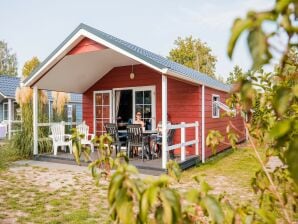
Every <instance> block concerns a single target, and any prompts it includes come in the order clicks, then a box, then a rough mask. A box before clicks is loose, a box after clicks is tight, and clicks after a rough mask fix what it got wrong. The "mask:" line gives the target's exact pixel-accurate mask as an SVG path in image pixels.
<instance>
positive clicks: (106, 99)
mask: <svg viewBox="0 0 298 224" xmlns="http://www.w3.org/2000/svg"><path fill="white" fill-rule="evenodd" d="M102 95H103V105H110V94H109V93H103V94H102Z"/></svg>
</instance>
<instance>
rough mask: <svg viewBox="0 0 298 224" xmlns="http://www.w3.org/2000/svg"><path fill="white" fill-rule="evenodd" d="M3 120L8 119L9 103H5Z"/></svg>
mask: <svg viewBox="0 0 298 224" xmlns="http://www.w3.org/2000/svg"><path fill="white" fill-rule="evenodd" d="M3 120H8V103H7V102H6V103H3Z"/></svg>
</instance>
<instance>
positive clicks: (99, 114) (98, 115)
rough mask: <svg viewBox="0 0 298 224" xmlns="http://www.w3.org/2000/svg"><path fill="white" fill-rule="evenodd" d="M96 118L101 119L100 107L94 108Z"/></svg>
mask: <svg viewBox="0 0 298 224" xmlns="http://www.w3.org/2000/svg"><path fill="white" fill-rule="evenodd" d="M95 114H96V118H101V117H102V106H96V112H95Z"/></svg>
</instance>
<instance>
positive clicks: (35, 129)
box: [33, 86, 38, 155]
mask: <svg viewBox="0 0 298 224" xmlns="http://www.w3.org/2000/svg"><path fill="white" fill-rule="evenodd" d="M37 125H38V89H37V86H34V87H33V155H37V154H38V127H37Z"/></svg>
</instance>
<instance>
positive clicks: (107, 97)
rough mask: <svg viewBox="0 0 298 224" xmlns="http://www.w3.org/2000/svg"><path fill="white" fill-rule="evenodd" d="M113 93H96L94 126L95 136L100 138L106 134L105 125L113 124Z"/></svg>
mask: <svg viewBox="0 0 298 224" xmlns="http://www.w3.org/2000/svg"><path fill="white" fill-rule="evenodd" d="M111 97H112V92H111V91H103V92H96V93H95V100H94V103H95V105H94V107H95V108H94V109H95V114H94V119H95V122H94V125H95V134H96V135H97V136H100V135H102V134H104V133H105V128H104V124H105V123H109V122H111V112H112V109H111V106H112V103H111V101H112V98H111Z"/></svg>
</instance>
